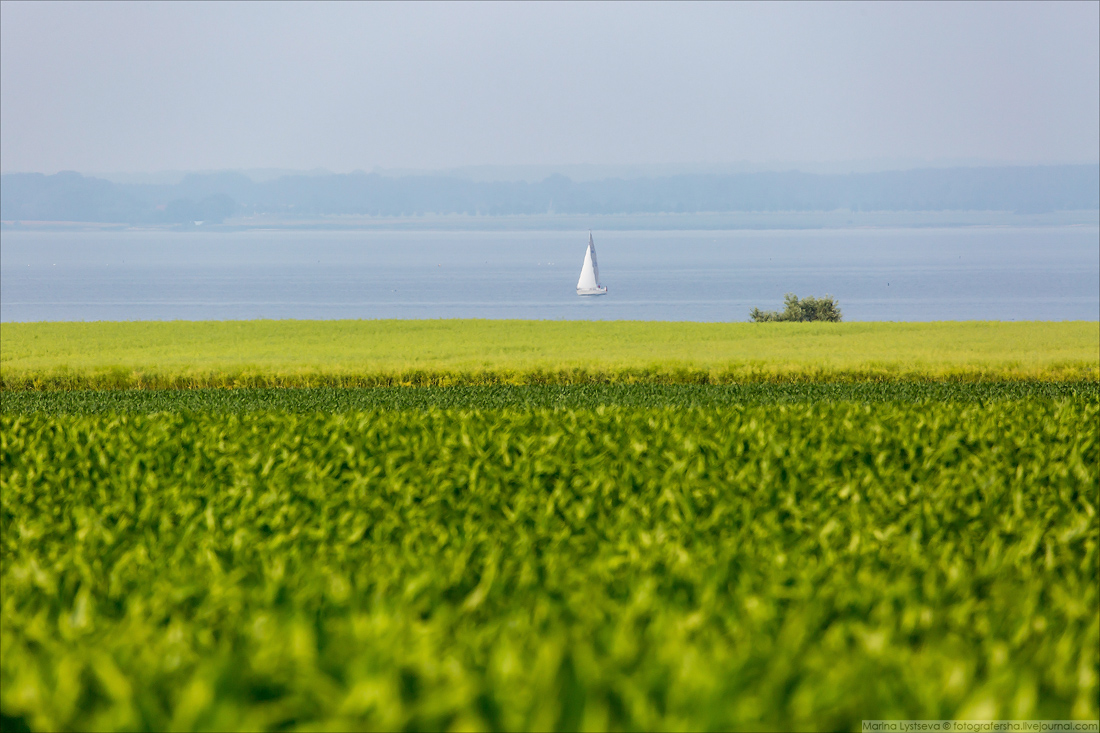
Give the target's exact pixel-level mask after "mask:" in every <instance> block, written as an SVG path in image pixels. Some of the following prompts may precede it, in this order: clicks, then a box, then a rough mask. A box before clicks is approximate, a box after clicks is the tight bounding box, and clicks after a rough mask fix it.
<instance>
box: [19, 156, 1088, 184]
mask: <svg viewBox="0 0 1100 733" xmlns="http://www.w3.org/2000/svg"><path fill="white" fill-rule="evenodd" d="M1062 165H1100V159H1096V160H1076V161H1068V160H1050V161H1025V160H1011V161H1010V160H994V159H984V158H941V159H932V160H927V159H916V158H867V159H851V160H837V161H799V160H773V161H756V162H754V161H735V162H728V163H690V162H685V163H636V164H617V163H609V164H603V163H565V164H541V163H513V164H500V165H497V164H477V165H464V166H453V167H441V168H412V167H390V168H386V167H382V166H374V167H372V168H370V169H365V168H352V169H349V170H338V171H334V170H330V169H328V168H322V167H316V168H282V167H252V168H243V167H226V168H191V169H178V168H177V169H161V170H141V171H80V170H77V169H72V168H62V169H58V170H51V171H48V172H47V171H27V170H2V169H0V175H17V174H27V173H30V174H34V173H38V174H42V175H47V176H49V175H56V174H58V173H67V172H73V173H79V174H80V175H82V176H85V177H88V178H99V179H102V180H106V181H110V182H112V183H119V184H150V185H173V184H177V183H180V182H181V181H182V180H183V179H184V178H186V177H187V176H189V175H215V174H223V173H238V174H242V175H245V176H247V177H248V178H250V179H251V180H252V181H253V182H255V183H263V182H265V181H273V180H277V179H279V178H282V177H285V176H311V177H312V176H333V175H351V174H355V173H365V174H372V173H376V174H378V175H382V176H387V177H395V178H398V177H412V176H450V177H456V178H465V179H470V180H474V181H479V180H480V181H523V180H527V181H531V182H534V181H541V180H544V179H545V178H547V177H549V176H552V175H564V176H566V177H568V178H571V179H572V180H574V181H578V182H579V181H586V180H587V181H591V180H599V179H606V178H643V177H655V176H675V175H707V174H711V175H737V174H746V173H774V172H791V171H795V172H799V173H810V174H818V175H845V174H859V173H880V172H892V171H906V170H919V169H943V168H1021V167H1045V166H1062Z"/></svg>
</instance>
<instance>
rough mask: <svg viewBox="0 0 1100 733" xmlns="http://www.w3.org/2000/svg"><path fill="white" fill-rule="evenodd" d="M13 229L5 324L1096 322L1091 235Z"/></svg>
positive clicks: (1097, 291)
mask: <svg viewBox="0 0 1100 733" xmlns="http://www.w3.org/2000/svg"><path fill="white" fill-rule="evenodd" d="M587 239H588V233H587V232H573V233H570V232H557V231H555V232H549V231H547V232H468V231H467V232H379V231H372V232H295V231H270V232H257V231H251V232H232V233H218V232H188V233H183V232H94V233H85V232H80V233H68V232H18V231H15V232H13V231H6V232H4V233H3V235H2V246H0V320H3V321H90V320H170V319H187V320H199V319H251V318H538V319H560V318H564V319H629V320H671V321H680V320H682V321H742V320H746V319H747V318H748V312H749V309H750V308H752V307H753V306H759V307H762V308H768V309H779V308H781V306H782V300H783V294H784V293H786V292H795V293H797V294H798V295H800V296H805V295H825V294H830V295H833V296H834V297H836V298H837V299H838V300H839V302H840V305H841V308H842V309H843V312H844V317H845V320H850V321H868V320H875V321H877V320H890V321H930V320H967V319H990V320H1024V319H1028V320H1066V319H1085V320H1097V319H1098V318H1100V229H1097V228H1096V227H1088V226H1086V227H1061V228H1058V227H1044V228H1018V227H1004V228H998V227H988V228H978V227H974V228H953V229H850V230H802V231H723V232H715V231H691V232H667V231H666V232H645V231H616V232H596V233H595V240H596V249H597V252H598V254H599V263H600V274H601V276H602V277H601V279H602V280H603V283H604V284H605V285H607V286H608V289H609V293H608V295H606V296H601V297H596V298H591V297H589V298H582V297H578V296H577V295H576V293H575V287H576V282H577V277H578V275H579V273H580V267H581V262H582V261H583V258H584V248H585V244H586V242H587Z"/></svg>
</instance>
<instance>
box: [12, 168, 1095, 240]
mask: <svg viewBox="0 0 1100 733" xmlns="http://www.w3.org/2000/svg"><path fill="white" fill-rule="evenodd" d="M1098 201H1100V166H1097V165H1090V164H1085V165H1049V166H1002V167H997V166H992V167H973V168H926V169H914V170H901V171H882V172H876V173H851V174H816V173H804V172H799V171H775V172H757V173H728V174H686V175H671V176H656V177H639V178H630V179H623V178H606V179H603V180H594V181H573V180H571V179H569V178H567V177H565V176H562V175H551V176H549V177H547V178H545V179H544V180H542V181H537V182H527V181H476V180H470V179H468V178H462V177H460V176H455V175H409V176H384V175H379V174H378V173H364V172H361V171H359V172H353V173H350V174H331V175H317V176H313V175H288V176H283V177H281V178H278V179H276V180H272V181H254V180H252V179H251V178H249V177H248V176H247V175H244V174H243V173H239V172H230V171H223V172H219V173H207V174H189V175H187V176H185V177H184V178H183V179H182V180H180V181H179V182H178V183H173V184H164V185H159V184H125V183H114V182H111V181H107V180H104V179H101V178H95V177H89V176H83V175H81V174H79V173H76V172H73V171H63V172H61V173H57V174H54V175H43V174H41V173H6V174H4V175H3V176H2V177H0V219H2V220H3V221H4V222H11V223H15V222H38V223H42V222H49V221H71V222H114V223H128V224H132V225H154V224H160V225H164V224H176V225H205V226H207V227H209V226H210V225H215V224H218V223H221V222H224V221H226V220H229V219H234V218H239V217H254V216H264V215H267V216H270V215H276V216H281V217H287V216H290V217H293V218H297V219H300V218H315V217H326V216H329V217H331V216H348V215H355V216H372V217H407V216H422V215H449V214H462V215H470V216H516V215H532V214H583V215H607V214H653V213H693V212H734V211H740V212H775V211H787V212H793V211H836V210H841V209H843V210H848V211H852V212H867V211H1008V212H1015V213H1017V214H1039V213H1045V212H1054V211H1075V210H1090V211H1091V210H1095V209H1097V208H1098Z"/></svg>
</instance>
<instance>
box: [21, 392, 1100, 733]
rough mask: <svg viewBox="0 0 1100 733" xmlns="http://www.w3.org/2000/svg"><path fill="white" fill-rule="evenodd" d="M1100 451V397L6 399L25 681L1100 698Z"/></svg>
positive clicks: (111, 719)
mask: <svg viewBox="0 0 1100 733" xmlns="http://www.w3.org/2000/svg"><path fill="white" fill-rule="evenodd" d="M6 397H7V396H5V398H6ZM1098 466H1100V403H1098V401H1097V400H1096V398H1095V393H1093V396H1092V397H1089V398H1086V399H1061V398H1047V397H1029V398H1025V399H1000V400H992V401H988V402H985V403H984V404H979V403H976V402H965V401H960V402H929V401H921V402H918V403H905V402H889V403H873V404H858V403H853V402H822V401H811V402H796V403H793V404H766V405H732V406H726V407H723V408H721V409H701V408H686V409H681V408H680V407H673V408H662V407H615V406H612V407H597V408H595V409H585V410H569V409H564V410H540V409H526V410H477V411H470V410H440V409H436V408H426V409H422V410H402V411H367V412H348V413H343V414H337V415H321V414H312V415H295V414H288V413H273V412H267V413H250V414H243V415H232V414H231V415H215V414H209V413H203V412H195V413H180V414H171V413H160V414H156V415H106V416H96V415H60V416H49V415H44V414H14V415H13V414H8V413H5V414H3V415H0V529H2V532H0V542H2V550H3V565H2V571H0V573H2V575H0V580H2V584H3V595H2V600H0V613H2V622H3V623H2V624H0V650H2V652H0V708H2V712H3V715H4V716H5V717H4V722H5V728H8V727H11V728H18V727H21V726H30V727H33V728H36V729H50V730H66V729H74V730H91V729H112V730H152V729H174V730H196V729H197V730H244V729H249V730H263V729H267V730H290V729H329V730H350V729H383V730H423V729H492V730H551V729H556V730H576V729H586V730H603V729H628V730H629V729H634V730H659V729H687V730H732V729H741V728H764V729H769V730H776V729H778V730H793V729H804V728H812V729H821V730H844V729H848V730H858V729H859V725H860V720H861V719H874V718H895V719H896V718H901V719H914V718H917V719H919V718H935V719H939V718H986V719H998V718H1009V719H1027V718H1048V719H1066V718H1088V719H1095V718H1096V717H1097V706H1098V702H1097V701H1098V699H1100V682H1098V680H1100V675H1098V670H1100V617H1098V615H1097V613H1096V609H1097V605H1098V603H1100V595H1098V579H1097V573H1096V567H1097V562H1098V554H1097V553H1098V541H1100V536H1098V535H1100V529H1098V524H1097V516H1098V515H1097V510H1098V508H1100V507H1098V496H1097V491H1096V488H1097V483H1098V478H1100V474H1098V471H1100V468H1098Z"/></svg>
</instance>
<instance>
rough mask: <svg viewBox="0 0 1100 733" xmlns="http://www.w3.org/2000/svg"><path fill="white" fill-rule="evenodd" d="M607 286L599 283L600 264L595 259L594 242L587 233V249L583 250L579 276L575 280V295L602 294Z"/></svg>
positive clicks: (590, 233) (590, 234)
mask: <svg viewBox="0 0 1100 733" xmlns="http://www.w3.org/2000/svg"><path fill="white" fill-rule="evenodd" d="M606 292H607V288H605V287H604V286H603V285H601V284H600V264H599V262H597V261H596V244H595V242H593V241H592V232H589V233H588V249H586V250H585V252H584V265H583V266H581V277H580V279H579V280H577V295H603V294H604V293H606Z"/></svg>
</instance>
